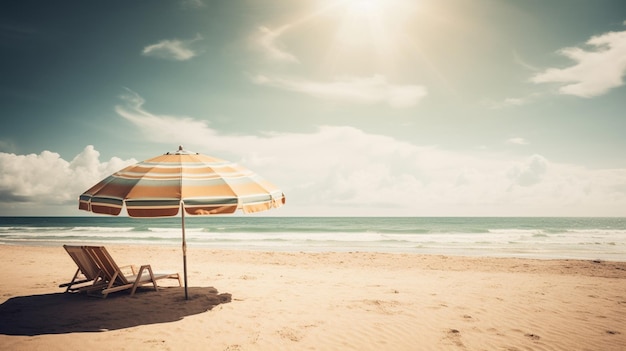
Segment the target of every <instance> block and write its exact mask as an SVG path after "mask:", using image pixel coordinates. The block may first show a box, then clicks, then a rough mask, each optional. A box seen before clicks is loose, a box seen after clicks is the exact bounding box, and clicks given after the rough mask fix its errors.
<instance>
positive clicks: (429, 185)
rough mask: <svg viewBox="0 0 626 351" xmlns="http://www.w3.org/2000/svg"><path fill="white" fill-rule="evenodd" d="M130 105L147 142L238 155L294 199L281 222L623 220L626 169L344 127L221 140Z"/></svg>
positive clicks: (193, 123) (201, 126)
mask: <svg viewBox="0 0 626 351" xmlns="http://www.w3.org/2000/svg"><path fill="white" fill-rule="evenodd" d="M129 101H130V102H129V104H127V105H125V106H120V107H118V112H121V114H122V115H123V116H124V117H125V118H127V119H128V120H129V121H131V122H132V123H134V124H136V125H137V126H138V127H140V128H139V129H141V130H142V131H144V132H145V133H146V134H145V137H146V138H151V140H152V141H154V142H162V141H163V140H186V142H185V143H186V144H185V145H186V147H187V148H188V149H191V150H193V151H199V152H205V151H207V150H210V152H211V154H213V156H218V157H223V158H227V159H229V158H230V157H226V156H225V155H236V156H235V157H237V158H238V159H232V158H230V159H231V160H232V161H236V162H239V163H241V164H242V165H244V166H246V167H249V168H251V169H253V170H255V171H256V172H258V173H259V174H261V175H262V176H264V177H265V178H267V179H268V180H270V181H272V182H274V183H276V184H277V185H279V186H280V187H281V188H282V189H283V190H284V191H285V192H286V194H287V197H288V204H289V206H285V207H284V208H281V210H280V211H281V213H282V214H284V215H409V216H428V215H483V216H489V215H517V216H522V215H546V216H549V215H572V216H575V215H583V216H584V215H588V216H594V215H595V216H601V215H626V213H624V210H623V209H624V208H626V190H624V189H626V169H614V170H602V169H586V168H582V167H576V166H572V165H567V164H558V163H553V162H550V161H549V160H547V159H546V158H545V157H543V156H541V155H529V156H527V157H517V156H515V157H514V156H509V155H506V154H502V153H501V152H499V151H494V152H493V153H491V154H489V153H486V152H485V151H481V154H480V155H477V154H472V153H463V152H452V151H446V150H441V149H439V148H437V147H433V146H420V145H415V144H411V143H408V142H405V141H399V140H396V139H394V138H392V137H388V136H384V135H379V134H370V133H366V132H364V131H362V130H359V129H357V128H354V127H346V126H320V127H319V128H318V129H317V130H316V131H315V132H312V133H265V134H262V135H243V136H232V135H223V134H222V133H220V132H219V131H217V130H215V129H212V128H210V127H209V126H208V125H207V124H206V123H204V122H200V121H197V120H194V119H193V118H189V117H173V116H161V115H158V114H154V113H151V112H148V111H146V110H145V109H144V108H143V105H142V104H143V100H141V99H140V98H139V97H137V96H135V98H134V99H130V100H129ZM133 103H134V104H133ZM173 119H178V120H177V122H176V125H177V128H175V129H172V128H171V125H172V124H171V122H172V120H173ZM620 189H622V190H621V191H620Z"/></svg>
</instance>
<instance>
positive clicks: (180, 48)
mask: <svg viewBox="0 0 626 351" xmlns="http://www.w3.org/2000/svg"><path fill="white" fill-rule="evenodd" d="M199 40H202V36H201V35H200V34H198V35H197V36H196V37H195V38H193V39H190V40H178V39H172V40H161V41H160V42H158V43H156V44H152V45H148V46H146V47H144V48H143V51H142V54H143V55H144V56H152V57H157V58H162V59H166V60H175V61H186V60H190V59H192V58H193V57H195V56H197V52H196V51H194V50H193V49H191V47H190V45H191V44H193V43H194V42H196V41H199Z"/></svg>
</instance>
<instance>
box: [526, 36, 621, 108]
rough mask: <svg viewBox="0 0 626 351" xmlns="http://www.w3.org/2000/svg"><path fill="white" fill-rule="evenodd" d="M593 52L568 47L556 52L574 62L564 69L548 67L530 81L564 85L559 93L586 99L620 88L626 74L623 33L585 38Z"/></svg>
mask: <svg viewBox="0 0 626 351" xmlns="http://www.w3.org/2000/svg"><path fill="white" fill-rule="evenodd" d="M586 44H587V45H589V46H591V47H592V48H595V50H590V51H587V50H585V49H582V48H579V47H568V48H564V49H562V50H560V51H559V53H560V54H561V55H563V56H566V57H568V58H570V59H572V60H573V61H576V62H577V63H576V64H575V65H574V66H571V67H567V68H562V69H560V68H548V69H547V70H545V71H543V72H540V73H537V74H536V75H534V76H533V77H532V78H531V79H530V80H531V82H533V83H564V85H562V86H561V87H560V88H559V92H560V93H561V94H565V95H574V96H579V97H584V98H590V97H594V96H599V95H602V94H605V93H607V92H608V91H609V90H611V89H613V88H617V87H620V86H622V85H624V81H623V80H622V78H623V76H624V74H625V73H626V31H623V32H608V33H605V34H602V35H600V36H594V37H592V38H591V39H589V40H588V41H587V43H586Z"/></svg>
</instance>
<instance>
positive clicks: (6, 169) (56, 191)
mask: <svg viewBox="0 0 626 351" xmlns="http://www.w3.org/2000/svg"><path fill="white" fill-rule="evenodd" d="M99 156H100V153H99V152H98V151H96V150H95V149H94V147H93V146H92V145H88V146H86V147H85V149H84V150H83V151H82V152H81V153H80V154H78V155H77V156H76V157H74V158H73V159H72V160H71V161H66V160H64V159H62V158H61V156H60V155H59V154H57V153H55V152H51V151H42V152H41V153H40V154H29V155H16V154H12V153H4V152H0V170H2V172H0V194H1V195H2V196H1V198H2V203H3V204H4V205H6V204H7V203H13V202H16V203H23V204H26V205H28V206H31V205H32V204H37V205H40V206H41V205H43V206H48V207H49V206H55V205H63V204H72V205H74V206H78V196H79V195H80V194H81V193H82V192H84V191H85V190H87V189H88V188H89V187H91V186H92V185H94V184H95V183H97V182H98V181H100V180H102V179H103V178H105V177H106V176H108V175H109V174H111V173H113V172H115V171H117V170H119V169H121V168H123V167H125V166H127V165H129V164H132V163H135V162H137V161H135V160H134V159H130V160H122V159H120V158H117V157H113V158H111V159H110V160H109V161H106V162H101V161H100V160H99ZM3 204H0V208H2V205H3ZM26 213H29V212H27V211H26V212H22V214H26Z"/></svg>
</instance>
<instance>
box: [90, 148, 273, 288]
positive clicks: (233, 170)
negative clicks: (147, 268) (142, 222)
mask: <svg viewBox="0 0 626 351" xmlns="http://www.w3.org/2000/svg"><path fill="white" fill-rule="evenodd" d="M284 203H285V195H284V194H283V193H282V191H281V190H280V189H279V188H277V187H276V186H274V185H273V184H271V183H269V182H268V181H266V180H265V179H263V178H261V177H259V176H258V175H257V174H256V173H254V172H252V171H250V170H248V169H246V168H244V167H241V166H239V165H237V164H236V163H232V162H229V161H225V160H222V159H219V158H215V157H211V156H206V155H202V154H198V153H195V152H189V151H186V150H184V149H183V147H182V146H179V148H178V151H176V152H173V153H170V152H168V153H166V154H164V155H160V156H157V157H154V158H151V159H148V160H145V161H142V162H139V163H137V164H134V165H132V166H128V167H126V168H124V169H122V170H120V171H117V172H115V173H113V174H112V175H110V176H108V177H107V178H105V179H103V180H102V181H100V182H99V183H98V184H96V185H94V186H93V187H91V188H90V189H89V190H87V191H85V192H84V193H83V194H82V195H80V197H79V201H78V208H79V209H80V210H84V211H90V212H94V213H101V214H107V215H114V216H117V215H119V214H120V213H121V211H122V208H123V207H124V205H126V211H127V212H128V215H129V216H130V217H165V216H176V215H178V212H179V210H180V212H181V218H182V220H181V222H182V249H183V270H184V280H185V299H188V298H189V296H188V294H187V243H186V240H185V213H187V214H189V215H213V214H227V213H234V212H235V211H237V210H242V211H243V212H244V213H252V212H259V211H265V210H269V209H272V208H278V207H280V206H282V205H283V204H284Z"/></svg>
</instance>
